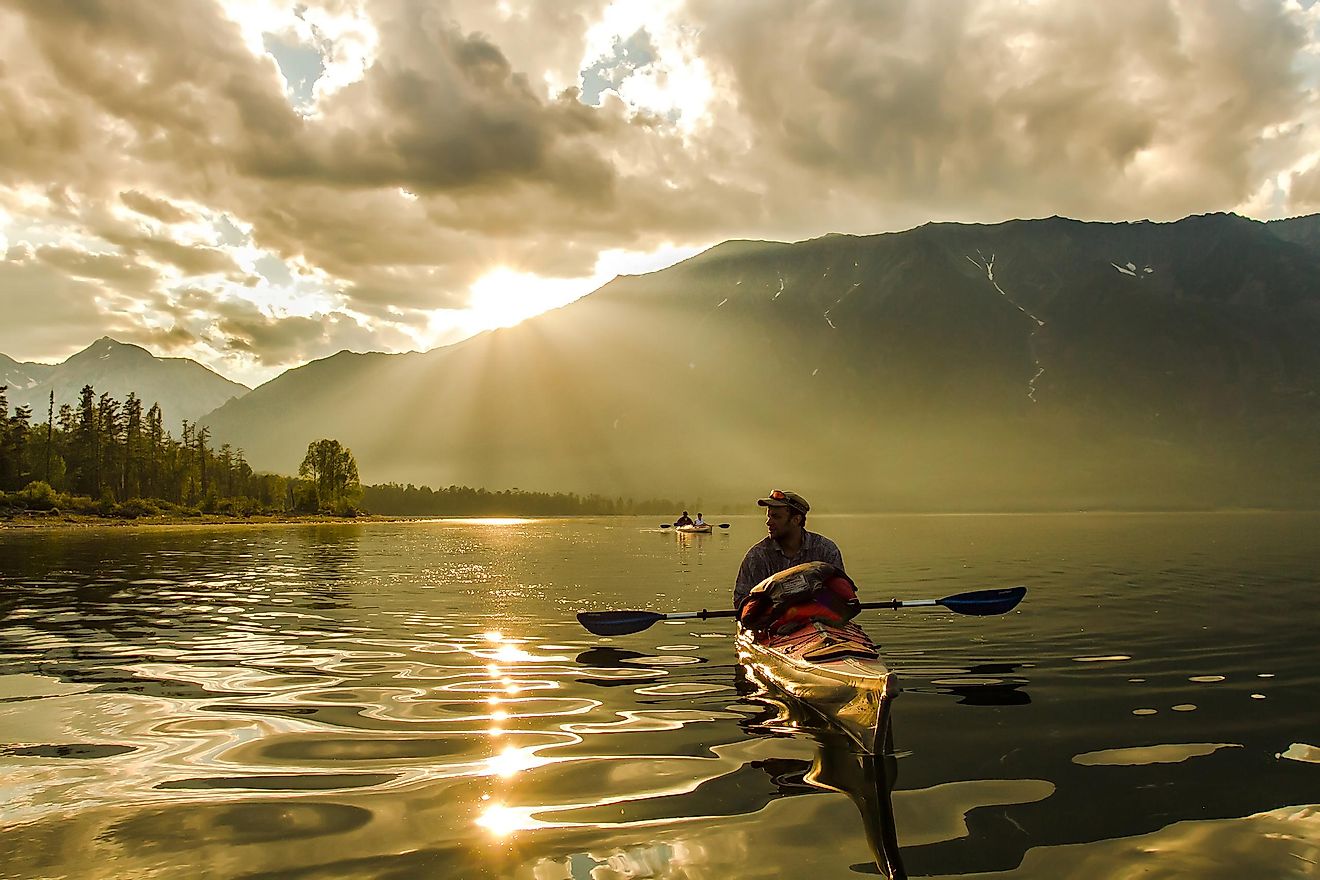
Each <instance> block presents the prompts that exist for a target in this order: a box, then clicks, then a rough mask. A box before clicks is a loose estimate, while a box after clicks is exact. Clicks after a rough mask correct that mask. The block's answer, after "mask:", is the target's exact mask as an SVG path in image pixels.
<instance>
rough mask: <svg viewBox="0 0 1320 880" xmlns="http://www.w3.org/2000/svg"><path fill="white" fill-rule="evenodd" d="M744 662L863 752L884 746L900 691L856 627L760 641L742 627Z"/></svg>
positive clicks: (815, 626)
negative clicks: (844, 735) (891, 710)
mask: <svg viewBox="0 0 1320 880" xmlns="http://www.w3.org/2000/svg"><path fill="white" fill-rule="evenodd" d="M737 646H738V659H739V660H740V661H741V662H742V663H743V665H744V666H745V667H746V668H747V671H748V673H749V674H750V675H752V676H753V677H754V678H756V679H757V680H758V681H761V682H763V683H765V684H767V685H771V686H773V687H774V688H776V689H777V690H779V691H782V692H783V693H784V694H786V695H787V696H789V697H792V698H793V699H795V700H797V701H798V702H800V703H801V704H803V705H804V706H806V707H808V708H809V709H811V710H812V711H813V712H815V713H816V714H817V715H820V716H821V717H823V718H824V719H825V720H826V721H828V722H830V723H831V724H834V725H836V726H837V727H839V728H840V729H841V730H843V732H844V733H846V734H848V736H849V737H850V738H851V739H852V740H853V741H854V742H856V743H857V745H858V746H859V747H860V748H861V749H862V751H863V752H865V753H867V754H874V753H875V752H876V747H877V745H879V746H880V747H881V748H882V749H883V747H884V741H885V734H886V732H887V730H888V726H889V710H890V706H891V704H892V703H893V700H894V697H896V696H898V693H899V691H900V688H899V685H898V678H897V676H895V675H894V673H892V672H890V671H889V667H888V666H886V665H885V661H884V659H883V658H882V657H881V656H880V651H879V649H877V648H876V646H875V643H874V642H872V641H871V639H870V637H869V636H867V635H866V633H865V631H864V630H862V628H861V627H859V626H857V625H856V624H853V623H845V624H842V625H840V626H831V625H827V624H823V623H811V624H808V625H806V626H804V627H802V628H801V629H798V630H797V631H795V632H792V633H789V634H788V635H781V636H769V637H763V638H761V639H759V640H758V639H757V637H756V635H755V634H754V633H753V632H752V631H751V630H746V629H742V628H740V629H739V630H738V638H737Z"/></svg>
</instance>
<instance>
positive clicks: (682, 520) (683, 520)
mask: <svg viewBox="0 0 1320 880" xmlns="http://www.w3.org/2000/svg"><path fill="white" fill-rule="evenodd" d="M674 525H676V526H690V525H692V517H690V516H688V512H687V511H686V510H685V511H683V515H682V516H680V517H679V518H678V519H676V520H674Z"/></svg>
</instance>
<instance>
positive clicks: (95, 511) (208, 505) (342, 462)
mask: <svg viewBox="0 0 1320 880" xmlns="http://www.w3.org/2000/svg"><path fill="white" fill-rule="evenodd" d="M7 390H8V386H0V512H5V511H7V512H9V513H10V514H11V515H12V513H14V512H30V511H35V512H55V513H72V514H81V515H89V516H105V517H118V518H123V519H136V518H139V517H144V516H159V515H168V516H183V517H188V516H200V515H203V514H211V515H221V516H249V517H250V516H268V515H295V514H331V515H340V516H344V515H349V516H351V515H355V514H357V513H360V512H362V511H361V510H360V508H359V507H358V506H357V505H358V501H359V490H360V487H359V485H358V476H357V465H356V463H355V462H354V461H353V460H352V453H351V452H349V451H348V450H347V449H345V448H343V447H342V446H340V444H339V443H338V442H337V441H333V440H318V441H315V442H313V443H311V444H310V445H309V446H308V453H307V459H305V460H304V462H303V466H302V467H301V468H300V469H299V476H298V477H289V476H284V475H281V474H266V473H257V472H255V471H254V470H253V469H252V467H251V465H249V464H248V462H247V460H246V459H245V457H244V453H243V450H242V449H235V448H233V447H232V446H230V445H229V444H228V443H222V444H220V445H218V446H215V445H212V443H211V430H210V428H208V427H206V426H205V425H198V424H197V423H196V422H189V421H188V420H186V419H185V420H183V421H182V425H181V431H180V436H179V437H178V438H177V439H176V438H175V436H174V435H173V434H172V433H171V432H170V431H168V430H167V429H166V428H165V426H164V424H163V419H162V414H161V409H160V406H159V405H158V404H156V403H153V404H151V406H149V407H144V402H143V401H142V399H141V398H139V397H138V396H137V395H136V394H134V393H131V392H130V393H129V395H128V396H127V398H125V399H124V400H123V401H120V400H117V399H116V398H114V397H112V396H110V395H109V394H101V395H99V396H98V395H97V394H96V391H95V389H94V388H93V387H92V386H91V385H84V386H83V388H82V390H81V392H80V393H79V397H78V403H77V405H76V406H74V405H70V404H67V403H66V404H63V405H61V406H60V407H58V408H56V406H55V396H54V393H53V392H52V393H51V396H50V398H49V401H50V402H49V404H48V408H47V412H46V414H45V415H46V418H45V420H44V421H40V422H34V421H33V417H32V412H31V409H30V408H29V407H26V406H20V407H18V408H17V409H16V410H15V411H14V412H13V414H11V413H10V411H9V403H8V399H7V397H6V392H7Z"/></svg>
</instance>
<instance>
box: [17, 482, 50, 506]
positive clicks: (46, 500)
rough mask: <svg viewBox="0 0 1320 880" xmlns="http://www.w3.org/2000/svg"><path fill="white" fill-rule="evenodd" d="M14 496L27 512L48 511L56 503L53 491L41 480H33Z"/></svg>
mask: <svg viewBox="0 0 1320 880" xmlns="http://www.w3.org/2000/svg"><path fill="white" fill-rule="evenodd" d="M14 494H15V495H17V496H18V499H19V500H20V501H21V502H22V504H23V506H24V507H26V508H27V509H28V510H50V509H51V508H52V507H54V506H55V505H56V503H57V502H56V494H55V490H54V489H52V488H51V486H50V484H49V483H44V482H42V481H41V480H33V481H32V482H31V483H28V484H27V485H26V486H24V487H23V488H22V489H21V490H19V491H18V492H16V493H14ZM11 497H12V496H11Z"/></svg>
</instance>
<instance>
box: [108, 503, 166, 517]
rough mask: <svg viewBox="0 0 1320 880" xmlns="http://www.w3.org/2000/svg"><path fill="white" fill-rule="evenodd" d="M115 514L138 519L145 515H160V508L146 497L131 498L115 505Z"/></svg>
mask: <svg viewBox="0 0 1320 880" xmlns="http://www.w3.org/2000/svg"><path fill="white" fill-rule="evenodd" d="M114 515H115V516H117V517H119V518H120V519H138V518H139V517H143V516H160V508H159V507H157V506H156V505H155V504H153V503H152V502H151V501H148V500H147V499H145V498H130V499H128V500H127V501H125V502H124V503H123V504H118V505H116V506H115V511H114Z"/></svg>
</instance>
